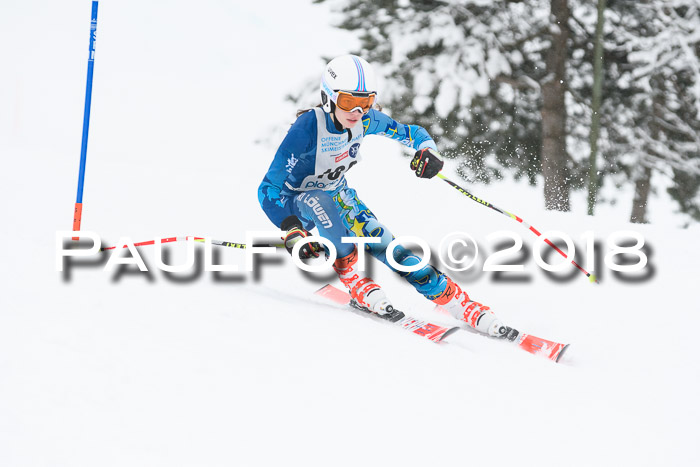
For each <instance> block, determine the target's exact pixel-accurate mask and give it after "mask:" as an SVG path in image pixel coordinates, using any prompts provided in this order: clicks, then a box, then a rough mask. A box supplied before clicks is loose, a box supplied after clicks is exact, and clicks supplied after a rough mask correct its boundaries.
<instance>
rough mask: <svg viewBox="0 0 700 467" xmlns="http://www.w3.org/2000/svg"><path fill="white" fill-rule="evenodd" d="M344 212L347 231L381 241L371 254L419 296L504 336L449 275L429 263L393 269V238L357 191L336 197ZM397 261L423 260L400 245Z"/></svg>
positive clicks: (481, 328) (481, 329) (412, 262)
mask: <svg viewBox="0 0 700 467" xmlns="http://www.w3.org/2000/svg"><path fill="white" fill-rule="evenodd" d="M335 201H336V204H338V206H339V208H340V209H341V214H342V219H343V222H344V223H345V224H346V228H347V229H348V230H349V231H350V232H352V233H353V235H356V236H363V237H376V238H380V239H381V241H380V242H379V243H372V244H368V245H367V249H368V251H369V252H370V253H371V254H372V256H374V257H375V258H377V259H378V260H380V261H382V262H383V263H384V264H386V265H387V266H388V267H389V268H390V269H392V270H394V271H396V272H397V273H398V274H399V275H401V276H402V277H403V278H404V279H406V281H408V283H409V284H411V285H412V286H413V287H414V288H415V289H416V290H417V291H418V292H419V293H421V294H422V295H424V296H425V297H426V298H427V299H428V300H431V301H433V302H434V303H435V304H436V305H439V306H441V307H442V308H444V309H445V310H447V311H448V312H449V313H450V314H451V315H452V316H453V317H454V318H456V319H458V320H460V321H463V322H465V323H466V324H467V325H469V326H470V327H472V328H474V329H475V330H477V331H479V332H481V333H483V334H487V335H490V336H499V337H500V336H503V335H504V334H505V333H507V331H508V328H507V327H506V326H504V325H503V324H502V323H501V321H500V320H499V319H498V318H497V317H496V315H495V314H494V313H493V312H492V311H491V310H490V308H489V307H488V306H485V305H482V304H481V303H478V302H475V301H473V300H471V298H470V297H469V296H468V295H467V294H466V292H463V291H462V289H461V288H460V287H459V286H458V285H457V284H456V283H455V282H454V281H452V279H450V278H449V277H448V276H447V275H445V274H444V273H442V272H440V271H439V270H438V269H436V268H435V267H433V266H432V265H430V264H428V265H425V266H423V267H422V268H420V269H418V270H417V271H412V272H404V271H399V270H397V269H396V268H394V267H393V266H392V265H391V264H390V263H389V262H388V260H387V258H386V250H387V247H388V245H389V243H391V241H392V240H393V239H394V236H393V235H392V233H391V232H390V231H389V229H387V228H386V226H384V225H383V224H382V223H380V222H379V221H378V220H377V218H376V217H375V216H374V214H372V212H371V211H370V210H369V208H367V206H366V205H365V204H364V203H363V202H362V201H360V199H359V198H358V197H357V194H356V192H355V190H352V189H350V188H346V189H345V190H343V191H341V193H340V194H339V195H337V196H336V197H335ZM393 256H394V261H396V262H397V263H398V264H401V265H402V266H414V265H416V264H418V263H420V262H421V258H420V257H419V256H418V255H416V254H414V253H413V252H412V251H411V250H410V249H408V248H405V247H403V246H401V245H398V246H397V247H396V248H394V251H393Z"/></svg>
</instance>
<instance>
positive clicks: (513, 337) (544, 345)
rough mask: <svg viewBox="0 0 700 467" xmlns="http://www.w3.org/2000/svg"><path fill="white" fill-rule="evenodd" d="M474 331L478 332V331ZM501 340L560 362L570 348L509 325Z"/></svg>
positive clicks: (439, 309)
mask: <svg viewBox="0 0 700 467" xmlns="http://www.w3.org/2000/svg"><path fill="white" fill-rule="evenodd" d="M435 309H436V310H437V311H438V312H439V313H443V314H447V315H449V313H448V312H447V310H445V309H443V308H442V307H440V306H436V307H435ZM506 327H508V326H506ZM474 332H475V333H476V331H474ZM477 334H478V333H477ZM491 339H495V338H491ZM499 340H503V341H505V342H511V343H514V344H516V345H517V346H518V347H520V348H521V349H523V350H524V351H526V352H530V353H531V354H534V355H540V356H542V357H545V358H548V359H549V360H552V361H553V362H559V361H560V360H561V357H562V356H563V355H564V352H565V351H566V350H567V349H568V348H569V344H562V343H560V342H555V341H550V340H547V339H542V338H541V337H537V336H533V335H532V334H526V333H524V332H520V331H518V330H517V329H513V328H510V327H508V332H507V334H506V338H503V339H499Z"/></svg>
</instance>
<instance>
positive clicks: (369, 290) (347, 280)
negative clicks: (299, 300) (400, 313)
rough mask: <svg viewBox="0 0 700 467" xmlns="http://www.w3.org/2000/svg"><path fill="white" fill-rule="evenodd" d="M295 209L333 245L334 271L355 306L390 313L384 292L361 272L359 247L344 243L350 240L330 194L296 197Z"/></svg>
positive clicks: (322, 193) (313, 193) (318, 192)
mask: <svg viewBox="0 0 700 467" xmlns="http://www.w3.org/2000/svg"><path fill="white" fill-rule="evenodd" d="M293 209H294V211H295V214H296V215H297V217H299V218H300V219H301V220H302V222H303V223H304V224H305V225H308V226H310V225H311V224H312V225H314V226H315V227H316V228H317V229H318V232H319V235H321V236H322V237H323V238H326V239H328V240H329V241H330V242H332V243H333V246H335V249H336V251H337V253H338V258H337V259H336V261H335V263H333V268H334V269H335V272H336V273H337V274H338V277H339V278H340V281H341V282H342V283H343V284H344V285H345V286H346V287H347V288H348V290H349V291H350V295H351V296H352V298H353V299H354V300H355V302H356V303H357V304H358V305H360V306H362V307H364V308H367V309H369V310H371V311H374V312H376V313H378V314H380V315H383V314H387V313H391V312H392V311H393V307H392V306H391V302H390V301H389V300H388V299H387V297H386V294H385V293H384V291H383V290H382V289H381V287H379V285H378V284H377V283H376V282H374V281H373V280H372V279H371V278H369V277H367V275H366V274H365V273H364V272H363V271H360V270H359V269H358V267H357V266H358V265H357V258H358V256H357V247H356V246H355V245H354V244H352V243H342V241H341V239H342V237H349V236H351V234H350V232H348V230H347V227H346V225H345V223H344V222H343V221H342V219H341V214H340V212H339V210H338V208H337V205H336V204H335V203H334V201H333V197H332V195H331V194H330V193H327V192H325V191H322V190H311V191H307V192H304V193H301V194H299V195H297V196H295V197H294V202H293Z"/></svg>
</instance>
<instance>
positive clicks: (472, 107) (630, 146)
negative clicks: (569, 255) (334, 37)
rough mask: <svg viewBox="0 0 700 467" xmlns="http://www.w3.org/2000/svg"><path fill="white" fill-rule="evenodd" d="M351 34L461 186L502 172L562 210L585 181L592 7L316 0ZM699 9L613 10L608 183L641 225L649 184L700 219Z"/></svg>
mask: <svg viewBox="0 0 700 467" xmlns="http://www.w3.org/2000/svg"><path fill="white" fill-rule="evenodd" d="M317 1H318V2H327V3H332V5H333V7H334V9H335V10H336V11H337V12H340V13H341V14H342V17H343V19H342V21H341V22H340V24H339V25H338V26H339V27H341V28H345V29H348V30H351V31H355V32H356V33H357V34H358V37H359V38H360V41H361V48H360V50H357V51H356V52H357V53H359V54H361V55H363V56H364V57H366V58H367V59H368V60H370V61H371V62H372V63H373V64H374V65H375V67H376V68H377V69H378V71H379V72H380V74H382V75H383V77H384V80H383V82H384V89H382V93H381V95H380V102H381V103H382V105H384V107H385V110H387V111H388V112H389V113H391V114H392V115H393V116H394V117H395V118H397V119H399V120H404V121H410V122H414V123H418V124H420V125H422V126H424V127H426V128H427V129H428V130H429V131H430V132H431V134H433V135H434V136H435V137H436V138H437V139H438V143H439V147H440V149H441V151H442V152H443V153H444V154H445V155H446V156H448V157H454V158H458V160H459V161H460V171H461V174H462V175H463V176H464V177H467V178H473V179H476V180H481V181H486V182H488V181H490V180H492V179H494V178H495V179H497V178H499V177H501V176H502V173H503V171H504V170H508V171H511V172H512V173H513V174H514V175H515V176H516V177H522V176H525V177H527V178H528V180H529V181H530V182H531V183H535V182H536V180H537V176H538V175H542V176H543V177H542V178H543V179H544V182H545V186H544V193H545V205H546V206H547V207H548V208H550V209H561V210H567V209H568V208H569V202H568V196H569V191H570V190H571V189H575V188H582V187H584V186H585V180H586V179H587V178H588V177H587V175H586V173H587V168H588V165H589V164H588V154H589V152H590V149H589V134H590V122H591V110H590V107H591V89H592V84H593V68H592V62H593V42H594V41H593V37H594V31H595V27H596V18H597V13H596V2H591V1H585V0H510V1H509V0H501V1H488V0H374V1H363V0H354V1H350V0H317ZM698 3H699V2H698V0H669V1H662V0H641V1H632V0H608V9H607V11H606V28H605V42H604V54H605V64H604V66H605V79H604V82H603V99H602V107H601V114H602V115H601V132H600V139H599V148H600V159H601V161H600V162H599V163H598V164H597V165H598V167H599V168H600V169H599V171H600V176H601V177H611V178H612V179H613V181H614V182H615V183H617V184H619V185H622V184H630V183H632V184H634V185H635V187H636V192H637V196H636V198H635V202H634V205H635V210H634V212H633V214H632V218H633V220H635V221H643V220H644V219H645V213H644V211H643V208H644V207H645V206H646V196H648V193H649V190H650V187H651V186H652V185H651V173H652V172H658V173H660V174H664V175H666V176H667V177H668V178H670V179H671V180H672V181H673V187H672V188H671V189H670V190H669V193H671V195H672V196H673V197H675V198H676V199H677V200H678V202H679V205H680V207H681V209H682V210H684V211H685V212H688V213H690V214H692V215H695V216H696V217H700V216H699V212H700V211H699V208H698V206H700V202H699V200H698V197H699V196H698V194H697V192H698V186H700V180H699V175H698V172H699V171H700V169H699V168H698V160H700V150H699V149H698V147H699V144H698V134H700V132H699V131H698V130H699V129H700V124H699V123H698V122H699V121H700V118H699V116H700V115H699V112H700V109H699V107H700V104H699V102H700V71H699V69H700V66H699V65H698V55H700V54H699V52H698V48H699V45H698V44H699V42H700V41H699V37H700V21H699V20H698Z"/></svg>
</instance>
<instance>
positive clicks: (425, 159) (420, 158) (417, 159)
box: [411, 148, 445, 178]
mask: <svg viewBox="0 0 700 467" xmlns="http://www.w3.org/2000/svg"><path fill="white" fill-rule="evenodd" d="M443 165H445V162H444V161H443V160H442V156H441V155H440V153H438V152H437V151H436V150H435V149H431V148H423V149H421V150H420V151H416V155H415V156H413V160H411V170H413V171H414V172H415V173H416V177H420V178H433V177H434V176H436V175H437V174H438V173H439V172H440V171H441V170H442V166H443Z"/></svg>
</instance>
